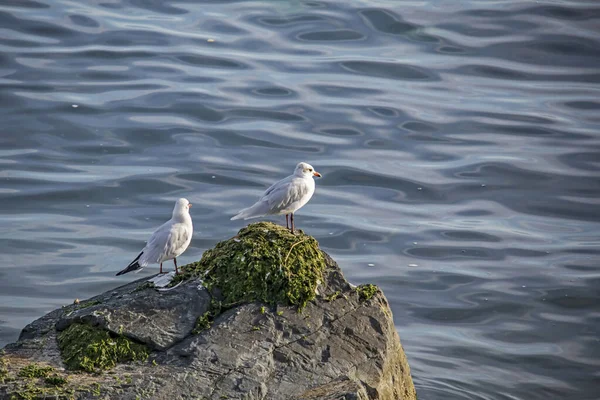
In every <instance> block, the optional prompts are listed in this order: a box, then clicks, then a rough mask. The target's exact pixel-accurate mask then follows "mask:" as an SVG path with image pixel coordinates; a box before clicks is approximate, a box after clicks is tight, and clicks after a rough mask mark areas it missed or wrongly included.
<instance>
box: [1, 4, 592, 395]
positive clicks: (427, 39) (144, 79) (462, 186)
mask: <svg viewBox="0 0 600 400" xmlns="http://www.w3.org/2000/svg"><path fill="white" fill-rule="evenodd" d="M599 26H600V5H598V4H597V3H595V2H593V1H587V2H582V1H579V2H578V1H568V2H562V1H538V2H524V1H521V2H519V1H494V2H491V1H475V0H473V1H453V2H450V1H444V2H442V1H418V2H417V1H413V2H408V1H403V2H397V1H392V0H388V1H344V2H342V1H340V2H321V1H304V2H302V1H256V2H247V1H246V2H234V1H230V2H221V1H219V2H205V3H202V4H199V3H197V2H195V1H176V2H175V1H173V2H166V1H151V2H142V1H136V0H131V1H117V0H104V1H93V2H91V1H90V2H88V1H83V2H82V1H59V0H43V1H40V0H36V1H30V0H27V1H26V0H12V1H11V0H4V1H2V2H1V3H0V103H1V105H2V107H1V109H0V114H1V121H2V124H1V131H0V132H1V135H0V180H1V182H2V185H0V246H1V247H0V248H1V250H2V251H1V252H0V265H1V267H0V346H1V345H4V344H6V343H8V342H11V341H13V340H15V339H16V338H17V336H18V333H19V331H20V329H22V328H23V326H25V325H26V324H27V323H28V322H30V321H32V320H34V319H36V318H38V317H40V316H41V315H43V314H44V313H46V312H48V311H50V310H52V309H54V308H56V307H60V306H61V305H64V304H68V303H71V302H72V301H73V299H74V298H80V299H83V298H87V297H90V296H92V295H95V294H97V293H100V292H102V291H105V290H109V289H111V288H113V287H115V286H117V285H120V284H123V283H125V282H128V281H130V280H131V279H134V278H139V277H140V276H147V275H150V274H153V273H155V272H156V269H155V268H151V269H147V270H145V271H144V272H142V273H141V275H137V276H136V277H134V276H128V275H126V276H124V277H122V278H116V277H115V276H114V274H115V273H116V272H117V271H118V270H120V269H121V268H123V267H124V266H125V265H127V264H128V263H129V261H130V259H131V258H133V257H134V256H135V255H136V254H137V252H138V251H139V249H140V248H141V247H142V246H143V242H144V240H145V239H146V238H147V236H148V235H149V234H150V233H151V232H152V231H153V229H154V228H155V227H156V226H158V225H159V224H161V223H162V222H163V221H164V220H166V219H167V218H168V217H169V213H170V211H171V208H172V206H173V202H174V200H175V199H176V198H178V197H180V196H185V197H187V198H189V199H190V200H191V202H192V203H194V207H193V208H192V215H193V218H194V224H195V228H196V232H195V236H194V239H193V242H192V246H191V248H190V249H189V250H188V251H187V253H185V255H184V256H183V257H181V259H180V263H181V264H184V263H185V262H190V261H194V260H196V259H198V258H199V257H200V255H201V254H202V251H203V250H205V249H206V248H209V247H210V246H212V245H214V244H215V243H216V242H217V241H219V240H222V239H225V238H228V237H231V236H232V235H233V234H234V232H236V231H237V230H238V229H239V228H241V227H242V223H241V222H240V221H229V217H230V216H231V215H233V214H234V213H235V212H236V211H237V210H238V209H240V208H242V207H244V206H247V205H249V204H250V203H251V202H252V201H254V200H255V199H256V197H257V196H258V195H259V194H260V193H261V191H262V190H264V189H265V188H266V187H267V186H268V185H269V184H270V183H272V182H273V181H274V180H276V179H280V178H282V177H284V176H286V175H287V174H289V173H291V171H292V170H293V168H294V165H295V164H296V162H298V161H308V162H310V163H312V164H313V165H314V166H315V167H316V168H317V170H318V171H320V172H321V173H323V175H324V177H323V178H322V179H320V180H318V181H317V192H316V195H315V197H314V198H313V200H312V201H311V202H310V203H309V205H307V206H306V207H305V208H303V209H302V210H301V211H300V212H299V213H298V214H297V218H296V223H297V225H298V226H299V227H300V228H303V229H304V230H306V231H307V232H308V233H310V234H312V235H314V236H315V237H316V238H317V239H318V240H319V241H320V242H321V244H322V247H323V248H324V249H325V250H326V251H327V252H329V253H330V254H332V255H333V256H334V258H335V259H337V260H338V261H339V263H340V264H341V266H342V268H343V270H344V272H345V274H346V276H347V277H348V279H350V280H351V281H352V282H354V283H357V284H358V283H365V282H373V283H376V284H378V285H380V286H381V287H383V289H384V291H385V293H386V295H387V296H388V298H389V300H390V302H391V305H392V308H393V311H394V318H395V322H396V326H397V328H398V331H399V332H400V334H401V338H402V342H403V345H404V348H405V350H406V352H407V355H408V358H409V362H410V365H411V367H412V371H413V377H414V380H415V384H416V387H417V391H418V393H419V398H420V399H444V400H445V399H562V398H565V399H566V398H573V399H575V398H576V399H593V398H595V397H596V396H597V393H598V388H599V387H600V375H599V374H598V371H599V368H600V343H599V337H600V335H599V327H600V307H599V306H598V304H599V300H600V267H599V265H598V260H599V253H600V247H599V244H600V207H599V205H600V201H599V200H598V199H599V195H600V180H599V179H598V178H599V169H600V134H599V126H600V125H599V122H600V100H599V99H600V33H599V29H598V27H599ZM274 220H275V221H278V222H279V223H283V218H276V219H274Z"/></svg>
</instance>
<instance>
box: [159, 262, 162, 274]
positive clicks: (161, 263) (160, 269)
mask: <svg viewBox="0 0 600 400" xmlns="http://www.w3.org/2000/svg"><path fill="white" fill-rule="evenodd" d="M162 273H163V272H162V263H160V272H159V274H162Z"/></svg>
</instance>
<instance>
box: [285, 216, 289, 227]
mask: <svg viewBox="0 0 600 400" xmlns="http://www.w3.org/2000/svg"><path fill="white" fill-rule="evenodd" d="M288 216H289V214H285V227H286V228H287V229H290V225H289V223H288Z"/></svg>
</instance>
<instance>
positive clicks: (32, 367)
mask: <svg viewBox="0 0 600 400" xmlns="http://www.w3.org/2000/svg"><path fill="white" fill-rule="evenodd" d="M53 371H54V368H52V367H49V366H45V367H44V366H40V365H38V364H29V365H27V366H25V367H23V368H21V370H20V371H19V373H18V376H20V377H21V378H45V377H47V376H48V375H50V373H51V372H53Z"/></svg>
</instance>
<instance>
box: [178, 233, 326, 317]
mask: <svg viewBox="0 0 600 400" xmlns="http://www.w3.org/2000/svg"><path fill="white" fill-rule="evenodd" d="M325 266H326V265H325V259H324V257H323V254H322V252H321V250H320V249H319V244H318V242H317V241H316V240H315V239H314V238H313V237H311V236H308V235H305V234H304V233H302V232H301V231H296V234H292V233H290V231H289V230H288V229H286V228H284V227H282V226H279V225H275V224H273V223H270V222H259V223H255V224H251V225H248V226H247V227H246V228H243V229H242V230H240V231H239V233H238V235H237V236H235V237H233V238H231V239H229V240H225V241H223V242H220V243H219V244H217V245H216V246H215V247H214V248H213V249H211V250H207V251H206V252H204V254H203V255H202V259H201V260H200V261H198V262H196V263H192V264H188V265H186V266H185V267H184V268H183V271H184V272H183V274H182V276H181V277H179V278H177V281H180V280H185V279H190V278H193V277H198V276H200V277H202V279H203V283H204V286H205V287H206V288H207V289H208V290H212V289H213V288H218V289H219V290H220V291H221V294H222V296H223V306H224V308H228V307H231V306H234V305H237V304H241V303H246V302H252V301H260V302H264V303H267V304H271V305H275V304H285V305H295V306H297V307H298V308H299V309H302V308H303V307H304V306H306V303H307V302H309V301H311V300H312V299H314V298H315V296H316V289H317V285H318V284H319V282H320V281H322V280H323V272H324V271H325ZM174 283H176V282H174Z"/></svg>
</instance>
